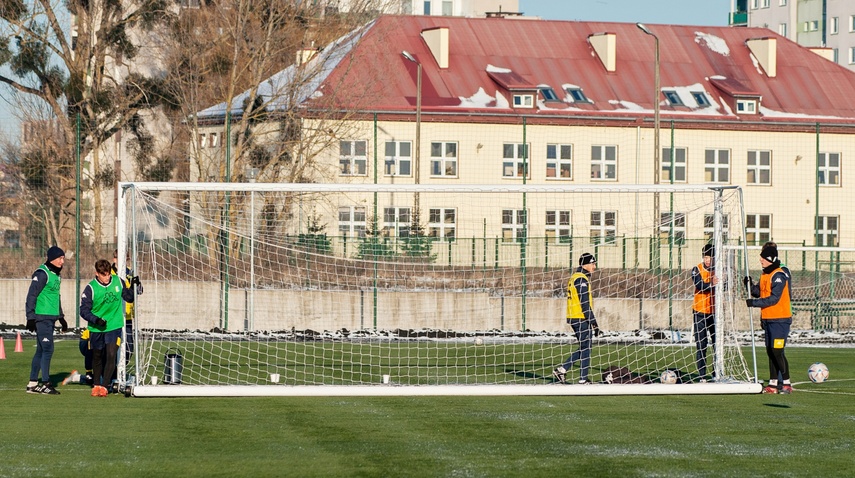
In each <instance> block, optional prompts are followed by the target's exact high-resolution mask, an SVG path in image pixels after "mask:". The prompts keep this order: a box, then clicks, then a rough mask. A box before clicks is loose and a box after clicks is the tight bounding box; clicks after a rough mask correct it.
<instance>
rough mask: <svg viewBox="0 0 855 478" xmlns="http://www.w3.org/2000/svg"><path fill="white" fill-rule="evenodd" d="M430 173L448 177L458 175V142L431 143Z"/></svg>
mask: <svg viewBox="0 0 855 478" xmlns="http://www.w3.org/2000/svg"><path fill="white" fill-rule="evenodd" d="M430 174H431V176H440V177H446V178H452V177H456V176H457V143H444V142H433V143H431V144H430Z"/></svg>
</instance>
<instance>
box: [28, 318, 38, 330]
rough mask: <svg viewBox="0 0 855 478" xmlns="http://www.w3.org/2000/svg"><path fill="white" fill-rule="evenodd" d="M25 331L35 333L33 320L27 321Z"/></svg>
mask: <svg viewBox="0 0 855 478" xmlns="http://www.w3.org/2000/svg"><path fill="white" fill-rule="evenodd" d="M27 330H29V331H30V332H35V331H36V321H35V320H34V319H27Z"/></svg>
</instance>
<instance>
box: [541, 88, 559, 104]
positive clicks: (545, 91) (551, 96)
mask: <svg viewBox="0 0 855 478" xmlns="http://www.w3.org/2000/svg"><path fill="white" fill-rule="evenodd" d="M538 88H540V94H541V95H542V96H543V101H558V95H556V94H555V90H553V89H552V87H551V86H545V85H544V86H539V87H538Z"/></svg>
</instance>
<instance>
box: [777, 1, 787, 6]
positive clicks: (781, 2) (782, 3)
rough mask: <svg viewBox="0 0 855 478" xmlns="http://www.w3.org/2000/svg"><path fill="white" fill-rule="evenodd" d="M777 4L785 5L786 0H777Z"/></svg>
mask: <svg viewBox="0 0 855 478" xmlns="http://www.w3.org/2000/svg"><path fill="white" fill-rule="evenodd" d="M778 6H779V7H786V6H787V0H778Z"/></svg>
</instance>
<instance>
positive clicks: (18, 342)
mask: <svg viewBox="0 0 855 478" xmlns="http://www.w3.org/2000/svg"><path fill="white" fill-rule="evenodd" d="M23 351H24V344H23V343H21V333H20V332H18V338H17V339H15V352H23Z"/></svg>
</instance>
